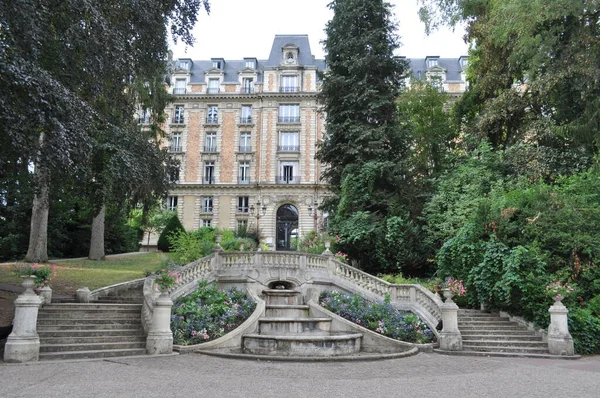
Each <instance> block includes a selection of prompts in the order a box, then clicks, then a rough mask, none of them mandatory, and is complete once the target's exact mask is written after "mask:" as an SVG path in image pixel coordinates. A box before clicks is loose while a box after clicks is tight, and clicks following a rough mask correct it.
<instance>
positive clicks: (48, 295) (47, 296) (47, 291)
mask: <svg viewBox="0 0 600 398" xmlns="http://www.w3.org/2000/svg"><path fill="white" fill-rule="evenodd" d="M40 297H41V299H42V302H43V304H50V303H51V302H52V289H51V288H50V286H44V287H43V288H41V289H40Z"/></svg>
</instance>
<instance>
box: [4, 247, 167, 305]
mask: <svg viewBox="0 0 600 398" xmlns="http://www.w3.org/2000/svg"><path fill="white" fill-rule="evenodd" d="M166 258H167V256H166V255H165V254H163V253H147V254H146V253H144V254H135V255H126V256H114V257H110V258H107V259H106V260H104V261H91V260H53V261H50V262H49V263H50V264H56V278H55V279H54V280H53V281H52V282H51V284H50V286H51V287H52V290H53V292H54V293H56V294H66V295H74V294H75V291H76V290H77V289H79V288H81V287H84V286H87V287H88V288H89V289H90V290H94V289H98V288H101V287H104V286H109V285H114V284H115V283H120V282H126V281H130V280H132V279H138V278H142V277H144V271H146V270H149V271H152V272H154V271H156V270H158V269H159V267H160V266H161V264H162V262H163V260H164V259H166ZM13 265H14V263H12V264H11V263H8V264H0V282H4V283H10V284H13V285H20V284H21V278H19V277H18V276H17V275H15V274H14V273H13V272H12V270H13Z"/></svg>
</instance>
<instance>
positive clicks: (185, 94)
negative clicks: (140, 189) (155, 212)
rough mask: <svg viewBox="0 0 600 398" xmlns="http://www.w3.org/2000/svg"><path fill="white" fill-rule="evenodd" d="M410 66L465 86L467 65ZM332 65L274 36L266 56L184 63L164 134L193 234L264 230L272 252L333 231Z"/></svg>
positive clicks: (182, 213)
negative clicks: (328, 133)
mask: <svg viewBox="0 0 600 398" xmlns="http://www.w3.org/2000/svg"><path fill="white" fill-rule="evenodd" d="M430 59H436V62H432V61H431V60H430ZM410 65H411V68H412V69H413V74H414V75H415V77H419V78H421V74H423V78H427V79H430V80H432V81H435V82H438V81H439V84H440V87H441V89H444V90H445V91H447V92H450V93H452V92H453V91H456V92H457V93H459V92H462V91H464V89H465V84H464V73H462V69H464V65H466V64H463V61H461V60H460V59H453V60H452V59H446V58H444V59H439V57H427V58H426V59H422V60H411V61H410ZM461 68H462V69H461ZM324 69H325V62H324V60H318V59H315V57H314V56H313V55H312V53H311V50H310V45H309V41H308V36H306V35H277V36H275V39H274V41H273V45H272V47H271V52H270V55H269V58H268V59H266V60H258V59H256V58H243V59H242V60H234V61H230V60H225V59H222V58H212V59H210V60H204V61H195V60H192V59H179V60H177V61H176V64H175V69H174V71H173V73H172V76H171V85H170V87H169V90H170V91H171V92H172V94H173V95H175V97H176V100H175V102H173V103H172V104H171V105H170V107H169V108H168V109H167V112H168V114H169V121H168V123H167V125H166V126H165V129H166V132H167V136H168V146H169V147H168V148H169V151H170V153H171V155H172V156H173V157H174V158H176V159H178V160H179V161H180V170H179V175H178V176H176V185H175V187H174V188H173V190H172V191H171V192H170V195H169V197H168V200H167V207H168V208H170V209H172V210H175V211H176V212H177V214H178V216H179V218H180V219H181V221H182V223H183V225H184V227H185V228H186V230H194V229H197V228H199V227H202V226H214V227H219V228H226V229H238V228H251V229H254V228H258V230H259V231H260V232H261V242H262V243H264V244H266V245H268V246H269V249H271V250H289V249H292V248H293V247H294V242H295V239H297V238H301V237H302V236H304V235H305V234H306V233H307V232H309V231H311V230H314V229H319V228H322V227H323V226H324V224H325V223H326V217H327V215H326V214H323V213H322V212H321V211H320V210H318V207H319V205H320V204H321V203H322V200H323V198H324V197H325V196H326V195H327V194H328V191H327V187H326V186H325V185H324V184H323V183H322V182H321V181H320V178H321V172H322V165H320V164H319V162H318V161H317V159H316V152H317V144H318V142H319V141H320V140H321V138H322V137H323V135H324V132H325V124H324V118H323V115H322V114H321V113H319V112H318V107H317V93H318V92H319V88H320V81H319V72H321V71H323V70H324ZM458 78H463V80H462V83H461V82H459V81H455V80H456V79H458Z"/></svg>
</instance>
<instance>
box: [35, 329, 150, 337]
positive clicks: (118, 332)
mask: <svg viewBox="0 0 600 398" xmlns="http://www.w3.org/2000/svg"><path fill="white" fill-rule="evenodd" d="M37 333H38V335H39V336H40V339H41V338H53V337H105V336H143V335H144V330H143V329H142V328H135V329H122V328H121V329H117V328H115V329H98V328H97V327H94V328H93V329H92V328H90V329H85V330H81V329H78V330H74V329H66V330H65V329H63V330H48V329H45V328H44V329H38V331H37Z"/></svg>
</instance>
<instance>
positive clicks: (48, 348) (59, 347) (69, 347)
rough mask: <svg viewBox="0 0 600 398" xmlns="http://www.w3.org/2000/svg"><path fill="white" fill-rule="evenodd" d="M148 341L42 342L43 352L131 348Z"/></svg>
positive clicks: (142, 345)
mask: <svg viewBox="0 0 600 398" xmlns="http://www.w3.org/2000/svg"><path fill="white" fill-rule="evenodd" d="M145 347H146V342H145V341H144V342H116V343H87V344H80V343H73V344H40V353H42V352H63V351H64V352H73V351H95V350H124V349H126V350H130V349H135V348H145Z"/></svg>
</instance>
